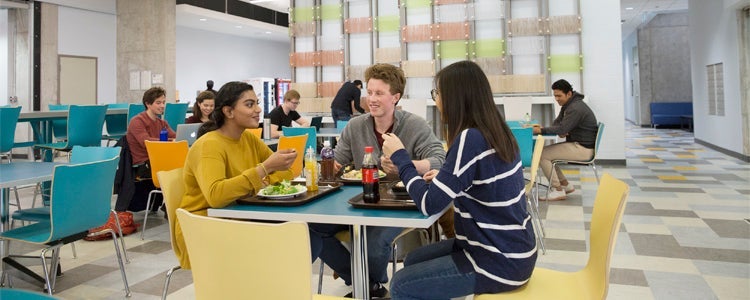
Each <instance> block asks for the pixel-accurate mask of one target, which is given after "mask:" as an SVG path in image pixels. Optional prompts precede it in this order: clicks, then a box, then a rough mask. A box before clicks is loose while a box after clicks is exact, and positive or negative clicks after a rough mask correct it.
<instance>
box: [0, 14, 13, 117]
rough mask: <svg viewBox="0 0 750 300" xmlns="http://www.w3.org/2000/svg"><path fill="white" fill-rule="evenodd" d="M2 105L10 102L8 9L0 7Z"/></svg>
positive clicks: (0, 83)
mask: <svg viewBox="0 0 750 300" xmlns="http://www.w3.org/2000/svg"><path fill="white" fill-rule="evenodd" d="M0 28H3V29H2V30H0V62H2V63H1V64H0V105H6V104H8V96H9V95H8V73H9V72H10V70H8V66H10V65H11V63H10V62H11V61H9V60H8V30H7V28H8V10H7V9H0Z"/></svg>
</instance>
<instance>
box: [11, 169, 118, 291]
mask: <svg viewBox="0 0 750 300" xmlns="http://www.w3.org/2000/svg"><path fill="white" fill-rule="evenodd" d="M118 162H119V157H115V158H111V159H108V160H101V161H96V162H91V163H83V164H68V165H58V166H56V167H55V170H54V172H53V174H52V192H51V194H50V220H49V222H39V223H34V224H31V225H27V226H23V227H20V228H15V229H11V230H8V231H5V232H3V233H1V234H0V239H3V240H6V241H8V242H9V241H18V242H25V243H30V244H36V245H43V246H45V248H44V249H43V250H42V253H41V255H40V256H39V257H40V258H41V260H42V270H43V273H44V277H42V276H40V275H39V274H37V273H35V272H33V271H32V270H30V269H28V268H26V267H25V266H23V265H21V264H20V263H19V262H18V261H17V260H16V259H15V257H14V256H8V257H5V258H3V262H4V263H5V266H6V267H5V268H3V273H2V278H0V280H3V281H4V279H5V278H6V276H9V273H8V271H9V270H8V266H11V267H15V268H17V269H19V270H21V271H22V272H23V273H25V274H27V275H29V276H31V277H33V278H34V279H36V280H38V281H40V282H42V283H44V284H45V287H46V290H47V293H48V294H49V295H52V293H53V291H54V289H55V281H56V279H57V276H55V274H57V272H58V263H59V261H60V249H59V248H60V247H61V246H63V245H65V244H68V243H71V242H73V241H77V240H80V239H83V238H84V237H86V235H87V234H88V230H89V228H94V227H98V226H101V225H102V224H104V223H106V222H107V219H108V218H109V211H110V205H111V201H110V199H111V196H112V189H113V187H114V179H115V172H116V171H117V164H118ZM101 199H106V201H102V200H101ZM82 208H85V209H82ZM108 232H109V234H111V235H112V241H113V243H114V247H115V252H116V256H117V261H118V263H119V267H120V274H121V275H122V281H123V284H124V286H125V295H126V296H127V297H129V296H130V288H129V287H128V280H127V276H126V274H125V267H124V266H123V263H122V256H121V254H120V247H119V246H118V239H117V238H116V234H115V232H114V231H112V230H109V229H108ZM50 250H52V255H51V262H48V260H47V255H46V254H47V252H48V251H50ZM0 282H2V281H0Z"/></svg>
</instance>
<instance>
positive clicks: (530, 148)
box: [510, 127, 534, 168]
mask: <svg viewBox="0 0 750 300" xmlns="http://www.w3.org/2000/svg"><path fill="white" fill-rule="evenodd" d="M510 131H511V132H513V136H514V137H516V142H517V143H518V149H519V153H520V154H521V163H522V164H523V167H524V168H528V167H531V156H532V154H533V153H534V135H533V128H531V127H529V128H516V127H513V128H511V129H510Z"/></svg>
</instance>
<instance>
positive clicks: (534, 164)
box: [526, 134, 544, 194]
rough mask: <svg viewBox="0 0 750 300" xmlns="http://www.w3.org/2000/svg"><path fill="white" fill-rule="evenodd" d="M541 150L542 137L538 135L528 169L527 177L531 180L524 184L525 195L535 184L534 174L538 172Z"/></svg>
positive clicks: (542, 144)
mask: <svg viewBox="0 0 750 300" xmlns="http://www.w3.org/2000/svg"><path fill="white" fill-rule="evenodd" d="M542 149H544V137H543V136H542V135H541V134H540V135H537V136H536V142H535V143H534V154H533V155H532V156H531V167H530V169H529V176H531V179H530V180H529V183H528V184H526V193H527V194H528V193H531V189H532V188H533V187H534V183H535V182H536V174H537V172H538V171H539V162H541V161H542Z"/></svg>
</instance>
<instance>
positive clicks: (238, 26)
mask: <svg viewBox="0 0 750 300" xmlns="http://www.w3.org/2000/svg"><path fill="white" fill-rule="evenodd" d="M234 28H242V26H240V25H237V26H234Z"/></svg>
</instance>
